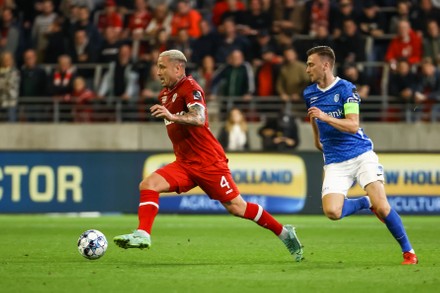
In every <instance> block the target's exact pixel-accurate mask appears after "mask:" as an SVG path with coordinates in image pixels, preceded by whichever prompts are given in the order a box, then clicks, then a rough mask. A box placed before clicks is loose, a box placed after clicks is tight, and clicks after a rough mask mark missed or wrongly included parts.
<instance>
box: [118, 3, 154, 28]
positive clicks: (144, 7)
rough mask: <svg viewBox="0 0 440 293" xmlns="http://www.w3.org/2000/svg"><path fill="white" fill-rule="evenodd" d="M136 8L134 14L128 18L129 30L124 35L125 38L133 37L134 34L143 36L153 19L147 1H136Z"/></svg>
mask: <svg viewBox="0 0 440 293" xmlns="http://www.w3.org/2000/svg"><path fill="white" fill-rule="evenodd" d="M134 6H135V10H134V12H133V13H132V14H130V15H129V16H128V24H127V29H126V31H125V33H124V36H125V37H129V36H132V35H133V34H135V35H143V33H144V31H145V29H146V28H147V26H148V24H149V23H150V20H151V18H152V15H151V13H150V11H149V9H148V2H147V1H146V0H134Z"/></svg>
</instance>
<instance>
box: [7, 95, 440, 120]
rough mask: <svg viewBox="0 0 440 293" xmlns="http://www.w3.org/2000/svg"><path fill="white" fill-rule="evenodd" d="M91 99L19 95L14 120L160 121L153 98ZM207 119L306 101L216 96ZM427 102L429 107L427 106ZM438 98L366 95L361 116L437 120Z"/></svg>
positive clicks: (256, 114)
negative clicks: (235, 110)
mask: <svg viewBox="0 0 440 293" xmlns="http://www.w3.org/2000/svg"><path fill="white" fill-rule="evenodd" d="M109 100H111V101H116V102H107V101H106V100H98V99H96V100H93V101H91V102H89V103H86V104H75V103H74V101H64V100H62V99H59V98H52V97H21V98H20V99H19V104H18V106H17V108H16V114H17V115H16V116H17V122H22V123H34V122H43V123H80V122H88V123H96V122H101V123H105V122H116V123H121V122H145V121H161V119H157V118H154V117H152V116H151V114H150V113H149V110H148V109H149V108H150V107H151V105H153V104H154V103H156V102H155V101H154V100H142V99H139V100H137V101H136V102H132V103H126V102H124V101H121V100H118V98H112V99H109ZM207 106H208V113H209V117H210V120H213V121H224V120H225V119H226V116H227V113H228V112H229V111H230V110H231V109H232V108H238V109H240V110H241V111H242V112H243V113H244V115H245V116H246V118H247V120H248V121H264V120H265V119H267V118H275V117H278V116H279V115H280V113H281V112H282V111H288V112H290V113H292V114H293V115H294V116H295V117H297V118H298V119H300V120H307V111H306V106H305V104H304V103H303V102H302V101H301V102H291V101H289V102H284V101H282V100H281V98H280V97H279V96H270V97H258V96H254V97H252V98H251V99H250V100H243V98H242V97H225V96H218V97H217V99H216V100H212V101H208V102H207ZM428 106H429V108H428ZM439 118H440V102H432V103H430V104H429V105H428V104H421V105H414V104H409V103H401V102H399V101H398V99H397V98H394V97H390V96H381V95H378V96H369V97H368V99H366V100H364V101H363V102H362V104H361V120H363V121H382V122H397V121H401V122H413V121H420V120H422V121H432V122H434V121H440V119H439ZM0 121H1V122H5V121H8V116H7V115H6V114H4V115H0Z"/></svg>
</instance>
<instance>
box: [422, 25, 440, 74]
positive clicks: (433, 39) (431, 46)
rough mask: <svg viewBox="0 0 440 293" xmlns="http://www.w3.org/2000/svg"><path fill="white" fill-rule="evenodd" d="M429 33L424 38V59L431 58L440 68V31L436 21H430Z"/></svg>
mask: <svg viewBox="0 0 440 293" xmlns="http://www.w3.org/2000/svg"><path fill="white" fill-rule="evenodd" d="M427 26H428V31H427V33H426V35H425V36H424V37H423V57H424V58H431V60H433V62H434V64H436V65H437V66H440V30H439V24H438V22H437V21H435V20H433V19H432V20H430V21H428V25H427Z"/></svg>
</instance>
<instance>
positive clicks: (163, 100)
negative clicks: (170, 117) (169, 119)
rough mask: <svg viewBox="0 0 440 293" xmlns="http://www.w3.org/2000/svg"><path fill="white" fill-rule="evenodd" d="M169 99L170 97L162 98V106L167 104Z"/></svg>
mask: <svg viewBox="0 0 440 293" xmlns="http://www.w3.org/2000/svg"><path fill="white" fill-rule="evenodd" d="M167 99H168V96H162V98H161V100H162V104H165V103H166V101H167Z"/></svg>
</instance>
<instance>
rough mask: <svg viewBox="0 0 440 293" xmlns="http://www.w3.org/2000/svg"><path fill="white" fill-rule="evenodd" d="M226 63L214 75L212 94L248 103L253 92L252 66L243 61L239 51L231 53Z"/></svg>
mask: <svg viewBox="0 0 440 293" xmlns="http://www.w3.org/2000/svg"><path fill="white" fill-rule="evenodd" d="M227 61H228V62H227V64H225V65H222V66H220V67H219V68H218V69H217V70H216V71H215V73H214V78H213V81H212V90H213V93H214V94H219V95H222V96H226V97H242V98H243V100H245V101H249V100H250V99H251V97H252V96H251V95H252V94H253V93H254V92H255V79H254V72H253V70H252V66H251V65H250V64H249V63H248V62H246V61H245V60H244V57H243V53H242V52H241V51H240V50H234V51H232V53H230V54H229V56H228V60H227Z"/></svg>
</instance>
